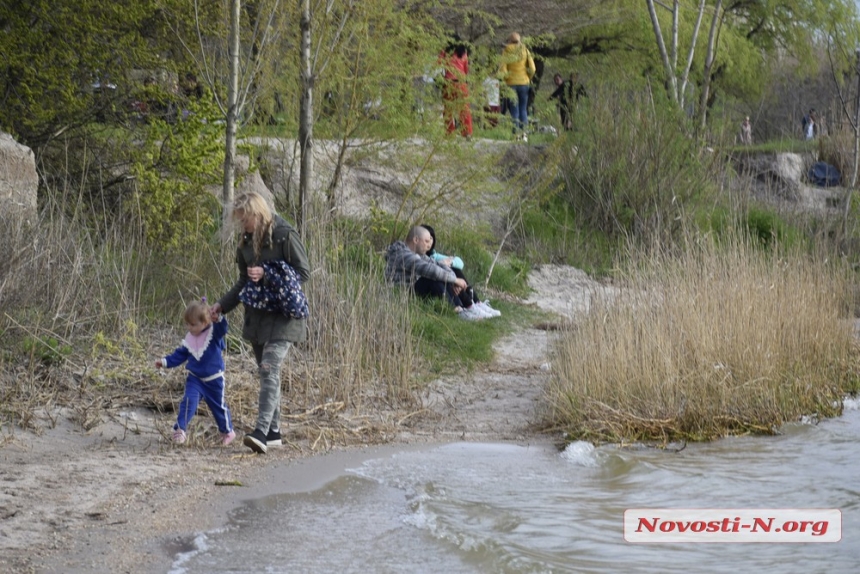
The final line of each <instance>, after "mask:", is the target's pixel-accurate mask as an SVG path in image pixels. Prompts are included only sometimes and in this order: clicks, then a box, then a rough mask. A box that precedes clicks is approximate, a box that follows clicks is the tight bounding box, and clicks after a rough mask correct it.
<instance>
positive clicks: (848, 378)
mask: <svg viewBox="0 0 860 574" xmlns="http://www.w3.org/2000/svg"><path fill="white" fill-rule="evenodd" d="M631 261H632V264H631V265H630V267H629V269H630V270H629V271H627V272H626V273H624V277H623V280H622V283H623V284H624V285H626V287H625V288H623V289H622V290H621V292H620V295H618V296H617V297H615V298H614V299H613V300H609V299H608V298H606V297H604V298H602V299H600V298H599V299H598V302H597V303H596V304H595V305H594V307H593V308H592V309H591V310H590V312H589V313H588V314H587V316H586V317H585V318H584V319H583V320H582V321H580V322H577V324H576V325H575V327H574V328H572V329H571V330H569V331H568V332H566V333H565V334H564V336H563V337H562V338H561V340H560V343H559V345H558V347H557V360H556V365H557V366H556V368H555V375H554V377H553V380H552V383H551V384H550V385H549V388H548V398H549V410H548V415H547V417H548V420H547V422H548V425H550V426H552V427H555V428H559V429H563V430H565V431H566V432H567V433H568V436H569V437H571V438H584V439H591V440H610V441H618V440H648V441H668V440H676V439H685V440H686V439H691V440H698V439H711V438H715V437H719V436H723V435H727V434H738V433H747V432H755V433H773V432H776V431H777V430H778V427H779V426H780V425H781V424H783V423H785V422H787V421H793V420H797V419H798V418H799V417H801V416H803V415H811V416H816V415H817V416H833V415H836V414H838V413H839V412H840V409H841V398H842V396H843V394H844V393H845V392H846V391H847V390H849V389H851V388H854V386H855V385H856V380H857V374H856V370H855V367H856V365H855V357H856V352H855V349H854V346H853V337H852V327H851V322H850V321H849V320H848V319H849V316H848V305H847V300H848V291H849V289H848V287H849V278H848V275H847V273H846V270H845V269H844V268H843V267H842V266H840V265H839V264H838V262H832V261H827V260H825V259H824V258H816V257H810V256H807V255H803V254H800V253H796V252H793V253H779V252H778V251H777V250H771V251H765V250H762V249H761V248H757V247H755V246H753V245H751V244H750V242H749V241H747V240H744V239H739V238H734V239H729V240H727V241H724V242H722V243H720V244H718V243H717V242H715V241H714V240H712V239H710V238H707V239H702V240H700V241H698V242H695V243H693V244H690V245H688V247H687V249H685V250H684V251H683V252H682V253H680V254H675V255H669V254H667V253H665V252H656V253H654V252H652V253H650V254H646V253H644V252H638V253H635V254H633V255H632V257H631Z"/></svg>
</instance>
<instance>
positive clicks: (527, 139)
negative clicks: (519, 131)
mask: <svg viewBox="0 0 860 574" xmlns="http://www.w3.org/2000/svg"><path fill="white" fill-rule="evenodd" d="M523 143H529V136H528V134H523Z"/></svg>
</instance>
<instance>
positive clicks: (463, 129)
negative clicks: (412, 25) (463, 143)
mask: <svg viewBox="0 0 860 574" xmlns="http://www.w3.org/2000/svg"><path fill="white" fill-rule="evenodd" d="M440 59H442V61H443V64H444V67H445V76H444V78H445V87H444V88H443V91H442V98H443V99H444V100H445V112H444V114H445V115H444V117H445V125H446V129H447V131H448V133H449V134H450V133H454V131H456V129H457V125H458V123H459V125H460V134H461V135H462V136H463V137H471V136H472V111H471V109H469V84H468V82H467V80H466V77H467V76H468V74H469V54H468V52H467V51H466V47H465V46H464V45H462V44H460V45H458V46H457V47H456V48H455V49H454V52H453V53H452V54H450V55H448V54H446V53H444V52H443V53H442V54H441V55H440Z"/></svg>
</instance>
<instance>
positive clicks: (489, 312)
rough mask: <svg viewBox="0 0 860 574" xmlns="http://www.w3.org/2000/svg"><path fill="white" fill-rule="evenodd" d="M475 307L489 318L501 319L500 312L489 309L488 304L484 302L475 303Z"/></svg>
mask: <svg viewBox="0 0 860 574" xmlns="http://www.w3.org/2000/svg"><path fill="white" fill-rule="evenodd" d="M475 306H476V307H478V308H480V309H481V311H483V312H484V313H486V314H487V315H488V316H489V317H501V316H502V312H501V311H498V310H496V309H493V308H492V307H490V304H489V303H487V302H486V301H481V302H479V303H475Z"/></svg>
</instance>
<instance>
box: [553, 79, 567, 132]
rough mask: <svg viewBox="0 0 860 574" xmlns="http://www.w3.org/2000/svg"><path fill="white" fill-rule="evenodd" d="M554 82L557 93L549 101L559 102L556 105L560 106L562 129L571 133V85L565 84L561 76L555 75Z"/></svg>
mask: <svg viewBox="0 0 860 574" xmlns="http://www.w3.org/2000/svg"><path fill="white" fill-rule="evenodd" d="M552 81H553V82H554V83H555V91H554V92H553V93H552V94H551V95H550V96H549V99H551V100H557V101H556V105H557V106H558V114H559V116H561V127H562V129H564V130H566V131H569V130H571V129H572V128H573V122H572V121H571V119H570V99H571V98H570V94H571V89H570V86H571V83H570V82H565V81H564V80H563V79H562V77H561V74H555V75H554V76H553V77H552Z"/></svg>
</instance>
